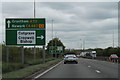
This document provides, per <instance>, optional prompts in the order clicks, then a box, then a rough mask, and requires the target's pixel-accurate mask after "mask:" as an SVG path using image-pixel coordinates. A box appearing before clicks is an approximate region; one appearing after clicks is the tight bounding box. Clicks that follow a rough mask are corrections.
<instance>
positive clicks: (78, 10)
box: [0, 2, 118, 49]
mask: <svg viewBox="0 0 120 80" xmlns="http://www.w3.org/2000/svg"><path fill="white" fill-rule="evenodd" d="M31 17H32V18H33V3H32V2H3V3H2V23H3V24H1V25H0V29H1V30H2V31H1V32H0V37H2V38H3V39H2V40H1V41H0V42H2V41H3V40H4V38H5V25H4V23H5V22H4V21H5V18H31ZM36 18H46V44H47V43H48V42H49V40H51V38H52V19H53V20H54V22H53V23H54V25H53V27H54V35H53V36H54V37H58V38H59V39H60V40H61V41H62V42H63V43H64V45H65V46H66V48H71V49H72V48H75V49H79V48H81V44H82V43H83V41H85V48H106V47H110V46H113V33H114V43H115V46H118V2H36Z"/></svg>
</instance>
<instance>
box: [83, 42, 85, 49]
mask: <svg viewBox="0 0 120 80" xmlns="http://www.w3.org/2000/svg"><path fill="white" fill-rule="evenodd" d="M83 50H85V40H83Z"/></svg>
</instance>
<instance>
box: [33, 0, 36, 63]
mask: <svg viewBox="0 0 120 80" xmlns="http://www.w3.org/2000/svg"><path fill="white" fill-rule="evenodd" d="M33 12H34V15H33V16H34V18H35V14H36V13H35V0H34V9H33ZM35 60H36V49H35V46H34V62H35Z"/></svg>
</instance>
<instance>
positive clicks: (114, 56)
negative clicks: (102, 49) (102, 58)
mask: <svg viewBox="0 0 120 80" xmlns="http://www.w3.org/2000/svg"><path fill="white" fill-rule="evenodd" d="M109 58H111V59H112V58H118V56H117V54H111V55H110V57H109Z"/></svg>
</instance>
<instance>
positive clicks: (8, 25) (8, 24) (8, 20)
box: [7, 20, 11, 28]
mask: <svg viewBox="0 0 120 80" xmlns="http://www.w3.org/2000/svg"><path fill="white" fill-rule="evenodd" d="M7 23H8V28H10V23H11V22H10V21H9V20H8V21H7Z"/></svg>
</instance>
